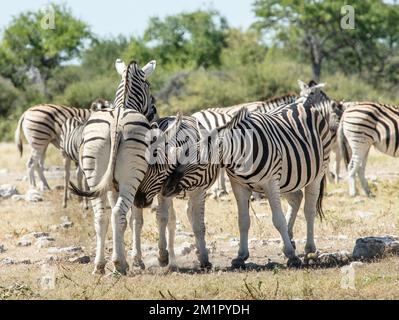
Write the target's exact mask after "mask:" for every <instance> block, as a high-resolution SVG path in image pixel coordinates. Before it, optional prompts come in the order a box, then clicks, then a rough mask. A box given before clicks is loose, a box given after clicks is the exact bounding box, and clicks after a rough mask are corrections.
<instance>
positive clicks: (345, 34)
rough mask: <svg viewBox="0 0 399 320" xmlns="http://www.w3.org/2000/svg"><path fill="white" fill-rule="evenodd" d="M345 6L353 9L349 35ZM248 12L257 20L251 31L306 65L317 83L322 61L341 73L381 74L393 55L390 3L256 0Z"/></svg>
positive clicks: (396, 11)
mask: <svg viewBox="0 0 399 320" xmlns="http://www.w3.org/2000/svg"><path fill="white" fill-rule="evenodd" d="M347 4H349V5H350V6H352V8H353V9H354V19H355V20H354V23H355V25H354V29H352V28H351V27H349V28H345V22H346V21H345V16H344V15H345V14H347V13H349V14H350V12H349V11H347V12H346V8H348V7H344V8H343V6H344V5H347ZM253 7H254V11H255V14H256V16H257V17H258V21H257V22H256V23H255V24H254V26H255V27H256V28H257V29H259V30H263V31H267V32H271V33H273V34H275V36H276V38H275V39H276V40H277V41H278V42H280V43H282V44H283V45H285V46H286V47H287V48H288V49H289V50H295V51H297V52H298V53H299V55H301V56H304V57H306V59H308V60H310V62H311V65H312V71H313V77H314V78H315V79H316V81H318V80H319V78H320V75H321V71H322V65H323V62H324V61H326V62H329V63H330V64H333V65H334V66H338V67H340V68H341V69H342V70H344V71H346V72H353V71H354V70H356V71H357V72H359V73H361V72H362V71H363V70H364V69H365V68H366V69H368V71H369V70H370V69H369V68H372V69H375V70H376V71H377V72H379V73H381V70H384V71H385V70H386V69H387V68H388V66H387V63H388V62H389V61H390V59H391V58H392V53H393V52H395V53H396V54H397V48H398V37H399V33H398V31H399V29H398V24H397V21H398V19H399V5H397V4H394V3H386V2H384V1H382V0H354V1H351V2H350V3H349V2H347V1H328V0H319V1H316V0H304V1H298V0H256V1H255V2H254V4H253ZM342 8H343V9H342ZM341 10H343V12H344V14H343V13H341ZM342 19H344V20H342ZM341 21H343V23H344V25H343V26H342V23H341Z"/></svg>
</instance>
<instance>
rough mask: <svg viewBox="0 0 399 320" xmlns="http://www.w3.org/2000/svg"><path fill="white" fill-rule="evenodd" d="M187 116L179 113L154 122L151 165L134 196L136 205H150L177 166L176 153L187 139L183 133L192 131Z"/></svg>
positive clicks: (150, 156) (141, 206)
mask: <svg viewBox="0 0 399 320" xmlns="http://www.w3.org/2000/svg"><path fill="white" fill-rule="evenodd" d="M186 118H187V117H184V118H183V116H182V115H181V114H178V115H177V116H176V117H165V118H161V119H159V120H158V121H157V122H154V123H153V124H152V141H151V144H150V154H149V158H150V159H149V167H148V170H147V172H146V174H145V176H144V179H143V180H142V181H141V183H140V185H139V187H138V189H137V192H136V195H135V198H134V205H135V206H136V207H138V208H143V207H148V206H149V205H150V204H151V203H152V201H153V199H154V197H155V196H156V195H157V194H158V193H159V192H160V190H161V187H162V184H163V182H164V180H165V179H166V178H167V177H168V175H169V174H170V172H171V171H172V170H173V169H174V168H175V166H176V158H177V156H176V153H177V152H178V150H180V148H179V146H180V145H182V144H183V143H185V141H186V140H185V139H182V136H183V134H182V133H185V134H188V133H190V132H189V131H188V129H187V127H188V126H187V123H186V122H187V119H186ZM186 137H187V135H186Z"/></svg>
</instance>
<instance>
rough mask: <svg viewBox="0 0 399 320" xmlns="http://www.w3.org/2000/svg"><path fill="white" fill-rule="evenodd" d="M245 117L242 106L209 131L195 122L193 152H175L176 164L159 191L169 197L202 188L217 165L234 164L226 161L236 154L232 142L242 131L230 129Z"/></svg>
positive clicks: (211, 179) (210, 181)
mask: <svg viewBox="0 0 399 320" xmlns="http://www.w3.org/2000/svg"><path fill="white" fill-rule="evenodd" d="M247 117H249V111H248V110H247V109H246V108H245V107H243V108H241V109H240V111H238V112H237V114H236V115H235V116H234V117H233V118H232V119H231V120H230V121H229V122H228V123H226V124H225V125H223V126H220V127H218V128H215V129H213V130H211V131H209V132H208V131H207V130H205V128H204V127H202V126H201V125H200V123H199V122H197V131H198V133H199V137H200V139H199V141H198V142H197V143H196V144H195V148H192V149H193V150H194V151H195V152H191V153H190V154H187V153H185V152H183V151H182V150H180V152H178V161H177V166H176V167H175V169H174V170H173V172H172V173H171V174H169V176H168V177H167V178H166V180H165V182H164V184H163V186H162V195H163V196H165V197H170V196H173V195H177V194H179V193H181V192H185V191H188V192H190V191H194V190H196V189H197V188H204V189H206V188H208V187H210V186H211V185H212V184H213V183H214V182H215V180H216V178H217V175H218V172H219V170H220V168H221V167H226V168H227V167H230V166H235V162H234V160H233V161H232V162H228V161H229V160H230V161H231V159H235V158H236V152H235V151H236V150H234V145H236V146H237V144H235V143H236V142H237V141H241V138H242V135H240V134H238V135H235V134H234V133H233V132H235V133H237V132H238V131H240V132H241V128H240V130H238V131H234V130H235V129H237V128H239V126H240V125H241V123H242V121H243V120H245V119H246V118H247ZM233 129H234V130H233ZM240 146H241V145H240Z"/></svg>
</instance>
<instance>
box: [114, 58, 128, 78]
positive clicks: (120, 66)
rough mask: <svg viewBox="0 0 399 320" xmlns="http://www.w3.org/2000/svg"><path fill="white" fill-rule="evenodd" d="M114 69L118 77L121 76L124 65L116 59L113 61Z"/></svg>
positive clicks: (124, 68)
mask: <svg viewBox="0 0 399 320" xmlns="http://www.w3.org/2000/svg"><path fill="white" fill-rule="evenodd" d="M115 69H116V71H117V72H118V73H119V74H120V75H122V74H123V72H124V71H125V70H126V64H125V63H124V62H123V61H122V60H121V59H119V58H118V59H116V61H115Z"/></svg>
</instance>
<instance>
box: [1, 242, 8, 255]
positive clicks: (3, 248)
mask: <svg viewBox="0 0 399 320" xmlns="http://www.w3.org/2000/svg"><path fill="white" fill-rule="evenodd" d="M6 251H7V250H6V248H5V247H4V244H0V253H3V252H6Z"/></svg>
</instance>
